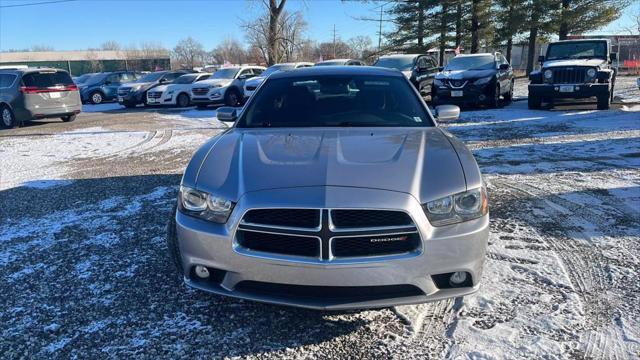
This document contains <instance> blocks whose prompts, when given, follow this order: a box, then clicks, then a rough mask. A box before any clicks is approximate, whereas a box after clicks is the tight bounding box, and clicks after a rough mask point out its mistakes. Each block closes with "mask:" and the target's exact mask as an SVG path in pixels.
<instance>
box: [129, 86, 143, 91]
mask: <svg viewBox="0 0 640 360" xmlns="http://www.w3.org/2000/svg"><path fill="white" fill-rule="evenodd" d="M141 88H142V85H136V86H132V87H131V91H138V90H140V89H141Z"/></svg>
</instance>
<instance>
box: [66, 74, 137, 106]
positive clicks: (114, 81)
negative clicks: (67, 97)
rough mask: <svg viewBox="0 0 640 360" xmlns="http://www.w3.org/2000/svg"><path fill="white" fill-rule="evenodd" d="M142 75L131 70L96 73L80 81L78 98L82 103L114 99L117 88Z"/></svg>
mask: <svg viewBox="0 0 640 360" xmlns="http://www.w3.org/2000/svg"><path fill="white" fill-rule="evenodd" d="M141 77H142V75H140V74H139V73H136V72H133V71H114V72H103V73H97V74H94V75H92V76H91V77H89V78H88V79H86V80H85V82H83V83H80V84H79V85H78V88H79V89H80V98H81V99H82V103H85V104H86V103H90V104H94V105H95V104H102V103H103V102H105V101H115V100H116V99H117V98H118V89H119V88H120V86H122V85H123V84H128V83H131V82H134V81H136V80H138V79H139V78H141Z"/></svg>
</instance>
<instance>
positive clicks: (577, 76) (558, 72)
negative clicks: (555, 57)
mask: <svg viewBox="0 0 640 360" xmlns="http://www.w3.org/2000/svg"><path fill="white" fill-rule="evenodd" d="M588 69H589V68H588V67H558V68H550V70H551V72H552V73H553V77H552V79H553V83H554V84H583V83H586V82H587V80H588V77H587V70H588Z"/></svg>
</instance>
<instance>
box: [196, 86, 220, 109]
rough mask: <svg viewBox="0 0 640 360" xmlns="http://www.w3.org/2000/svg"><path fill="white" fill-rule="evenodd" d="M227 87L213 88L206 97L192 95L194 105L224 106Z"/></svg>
mask: <svg viewBox="0 0 640 360" xmlns="http://www.w3.org/2000/svg"><path fill="white" fill-rule="evenodd" d="M226 89H227V88H226V87H218V88H212V89H210V90H209V92H208V93H207V94H206V95H196V94H194V93H193V92H192V93H191V102H193V103H194V104H205V105H211V104H223V103H224V94H225V92H226Z"/></svg>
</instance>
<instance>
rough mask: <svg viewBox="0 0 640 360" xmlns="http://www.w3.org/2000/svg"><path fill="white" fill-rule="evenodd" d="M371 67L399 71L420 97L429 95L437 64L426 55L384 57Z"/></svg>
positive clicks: (436, 71)
mask: <svg viewBox="0 0 640 360" xmlns="http://www.w3.org/2000/svg"><path fill="white" fill-rule="evenodd" d="M373 66H379V67H386V68H390V69H396V70H400V71H401V72H402V73H403V74H404V76H406V77H407V79H409V81H411V83H412V84H413V86H414V87H415V88H416V89H417V90H418V91H419V92H420V94H421V95H422V96H428V95H431V84H432V83H433V78H434V76H435V74H437V73H438V62H437V61H436V59H434V58H433V57H432V56H430V55H426V54H394V55H385V56H381V57H379V58H378V60H377V61H376V62H375V64H373Z"/></svg>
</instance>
